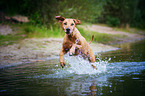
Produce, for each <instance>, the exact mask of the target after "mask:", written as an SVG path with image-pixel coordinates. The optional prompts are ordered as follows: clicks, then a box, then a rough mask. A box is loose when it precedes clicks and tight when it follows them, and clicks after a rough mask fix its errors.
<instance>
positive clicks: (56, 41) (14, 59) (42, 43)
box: [0, 38, 118, 69]
mask: <svg viewBox="0 0 145 96" xmlns="http://www.w3.org/2000/svg"><path fill="white" fill-rule="evenodd" d="M62 41H63V38H43V39H35V38H32V39H24V40H22V41H21V42H20V43H18V44H13V45H8V46H1V47H0V53H1V54H0V69H2V68H6V67H11V66H17V65H20V64H27V63H33V62H41V61H47V60H50V59H59V52H60V50H61V46H62ZM90 46H91V48H92V50H93V52H94V54H95V55H97V53H100V52H107V51H113V50H117V49H118V48H116V47H112V46H109V45H104V44H100V43H91V44H90Z"/></svg>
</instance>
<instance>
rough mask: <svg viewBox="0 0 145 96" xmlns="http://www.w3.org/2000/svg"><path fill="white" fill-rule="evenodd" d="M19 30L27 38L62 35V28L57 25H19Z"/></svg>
mask: <svg viewBox="0 0 145 96" xmlns="http://www.w3.org/2000/svg"><path fill="white" fill-rule="evenodd" d="M21 30H22V31H24V33H25V34H26V35H27V37H28V38H50V37H52V38H61V37H63V36H64V32H63V30H62V29H61V28H60V27H57V26H50V27H49V28H47V27H45V26H34V25H24V26H21Z"/></svg>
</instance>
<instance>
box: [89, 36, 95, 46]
mask: <svg viewBox="0 0 145 96" xmlns="http://www.w3.org/2000/svg"><path fill="white" fill-rule="evenodd" d="M93 39H94V35H92V39H91V41H90V42H89V44H91V42H92V41H93Z"/></svg>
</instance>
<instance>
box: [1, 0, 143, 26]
mask: <svg viewBox="0 0 145 96" xmlns="http://www.w3.org/2000/svg"><path fill="white" fill-rule="evenodd" d="M144 9H145V3H144V0H1V1H0V11H2V12H4V13H5V14H7V15H9V16H12V15H16V14H21V15H25V16H28V17H29V19H30V21H31V24H37V25H38V24H39V25H42V24H43V25H47V26H48V25H52V24H55V23H56V20H55V18H54V17H55V16H56V15H62V16H64V17H69V18H76V19H80V20H82V21H85V22H90V23H106V24H108V25H110V26H119V27H126V25H127V26H128V25H129V26H132V27H139V28H145V10H144Z"/></svg>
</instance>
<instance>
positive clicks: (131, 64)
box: [0, 41, 145, 96]
mask: <svg viewBox="0 0 145 96" xmlns="http://www.w3.org/2000/svg"><path fill="white" fill-rule="evenodd" d="M116 46H117V47H119V48H120V49H119V50H117V51H110V52H105V53H99V54H98V55H96V61H97V62H96V63H95V65H96V66H97V69H96V70H95V69H93V68H92V67H91V64H90V63H89V62H88V61H87V60H84V59H83V58H82V57H81V56H76V57H70V56H67V55H66V56H65V58H66V59H65V60H66V63H67V66H66V67H65V68H63V69H62V68H60V66H59V61H58V58H57V59H52V60H47V61H45V62H37V63H31V64H22V65H18V66H14V67H9V68H4V69H0V96H7V95H8V96H95V95H97V96H145V41H140V42H135V43H126V44H121V45H116Z"/></svg>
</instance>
